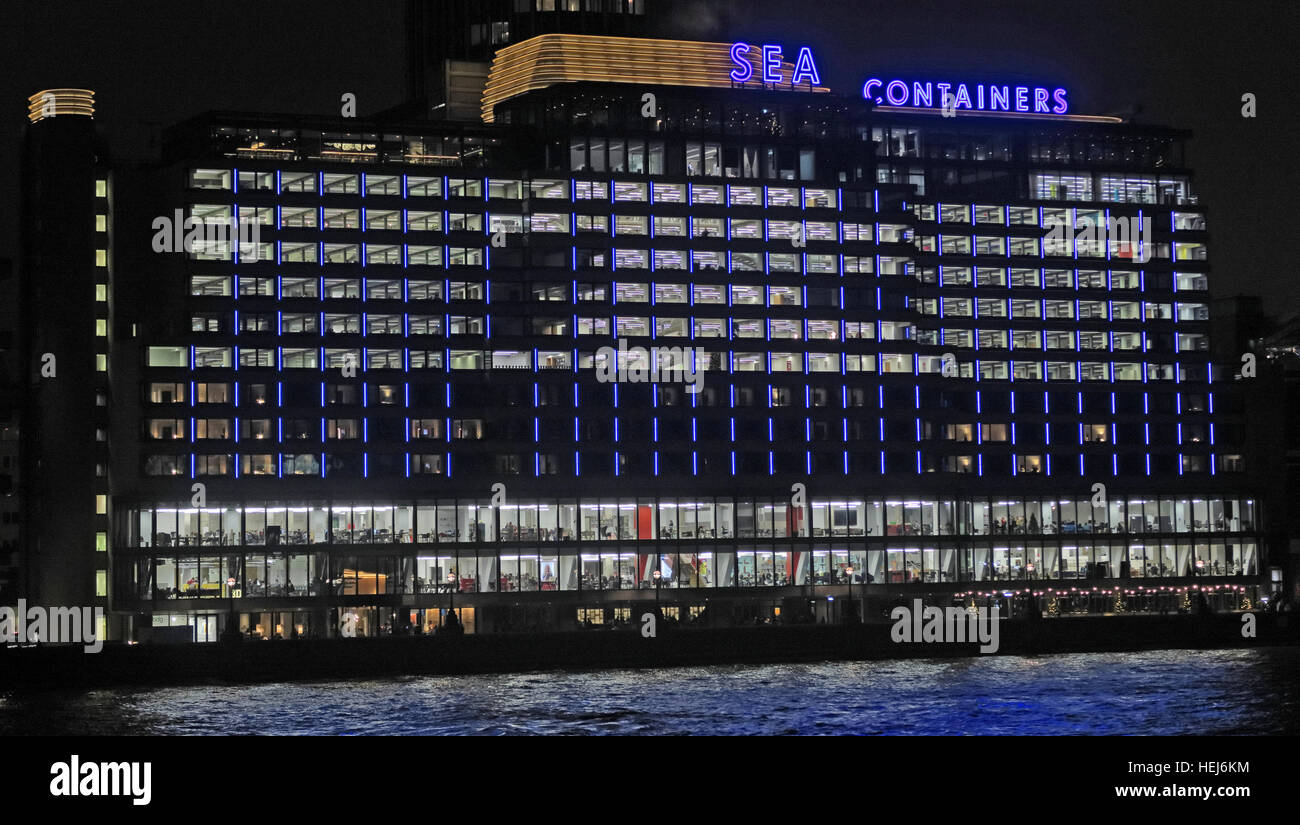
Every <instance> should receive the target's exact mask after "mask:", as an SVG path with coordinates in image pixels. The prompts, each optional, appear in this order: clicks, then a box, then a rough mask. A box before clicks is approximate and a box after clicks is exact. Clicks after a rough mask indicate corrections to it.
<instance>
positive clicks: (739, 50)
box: [731, 43, 822, 86]
mask: <svg viewBox="0 0 1300 825" xmlns="http://www.w3.org/2000/svg"><path fill="white" fill-rule="evenodd" d="M751 49H758V50H760V53H761V54H762V59H761V60H760V61H759V65H760V66H761V67H762V72H763V75H762V78H761V79H762V81H763V82H764V83H784V82H785V78H784V77H782V76H781V61H782V59H783V58H782V55H781V47H780V46H772V45H765V46H751V45H749V44H748V43H733V44H732V46H731V60H732V62H734V63H735V64H736V68H734V69H732V70H731V79H732V80H734V81H736V82H737V83H745V82H747V81H749V80H753V79H754V64H753V63H750V62H749V58H747V57H746V56H745V55H747V54H749V52H750V50H751ZM804 82H807V83H811V84H812V85H814V86H820V85H821V82H822V81H821V78H820V77H819V76H818V74H817V63H816V62H815V61H814V60H813V55H812V49H810V48H808V47H807V46H803V47H801V48H800V49H799V57H798V58H797V59H796V60H795V62H794V71H792V72H791V73H790V85H791V86H798V85H799V84H800V83H804Z"/></svg>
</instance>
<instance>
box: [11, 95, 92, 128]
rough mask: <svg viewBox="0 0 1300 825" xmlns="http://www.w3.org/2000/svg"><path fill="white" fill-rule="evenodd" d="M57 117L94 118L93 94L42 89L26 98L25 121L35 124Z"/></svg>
mask: <svg viewBox="0 0 1300 825" xmlns="http://www.w3.org/2000/svg"><path fill="white" fill-rule="evenodd" d="M58 115H80V116H82V117H94V116H95V93H94V92H93V91H91V90H90V89H43V90H41V91H39V92H37V93H36V94H34V95H32V96H31V97H29V98H27V119H28V120H30V121H31V122H32V123H37V122H39V121H42V120H44V119H45V118H47V117H57V116H58Z"/></svg>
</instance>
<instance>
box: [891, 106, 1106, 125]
mask: <svg viewBox="0 0 1300 825" xmlns="http://www.w3.org/2000/svg"><path fill="white" fill-rule="evenodd" d="M874 111H877V112H901V113H903V114H908V115H940V116H942V115H943V110H942V109H926V108H924V107H916V106H876V107H875V109H874ZM950 111H954V113H955V114H956V115H958V116H959V117H1007V118H1014V119H1017V120H1065V121H1072V122H1074V123H1123V122H1124V119H1123V118H1121V117H1110V116H1109V115H1049V114H1041V113H1040V114H1031V113H1029V112H985V111H980V110H974V109H972V110H964V109H956V110H950Z"/></svg>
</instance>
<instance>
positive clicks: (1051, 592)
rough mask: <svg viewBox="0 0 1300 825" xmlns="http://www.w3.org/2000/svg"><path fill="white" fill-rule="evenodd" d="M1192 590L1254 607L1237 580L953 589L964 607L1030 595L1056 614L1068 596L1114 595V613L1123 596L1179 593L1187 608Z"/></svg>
mask: <svg viewBox="0 0 1300 825" xmlns="http://www.w3.org/2000/svg"><path fill="white" fill-rule="evenodd" d="M1194 593H1201V594H1203V595H1205V596H1206V597H1207V598H1208V597H1212V596H1220V597H1221V596H1234V597H1237V598H1239V606H1238V608H1237V609H1239V610H1251V609H1253V608H1254V600H1253V599H1252V598H1251V597H1250V595H1249V593H1248V592H1247V588H1246V587H1245V586H1243V585H1237V584H1215V585H1206V586H1204V587H1202V586H1201V585H1191V586H1188V587H1178V586H1165V587H1142V586H1133V587H1069V588H1066V587H1048V588H1044V589H1041V590H1036V589H1032V588H1031V589H1021V590H1016V589H1001V590H990V591H987V592H984V591H979V590H967V591H963V592H960V593H954V594H953V598H954V599H962V600H965V601H967V605H966V606H967V608H968V609H969V608H972V607H973V606H974V600H975V599H977V598H990V599H991V598H1014V597H1017V596H1019V597H1024V596H1033V597H1034V598H1046V599H1047V600H1048V602H1047V612H1048V614H1049V615H1056V614H1057V612H1058V611H1059V610H1060V600H1061V599H1069V600H1071V602H1074V601H1075V600H1078V599H1088V600H1092V599H1094V598H1095V599H1102V598H1108V597H1113V601H1112V611H1113V612H1116V613H1120V612H1124V611H1125V610H1128V609H1129V607H1130V603H1129V601H1130V600H1129V599H1126V598H1125V597H1144V596H1145V597H1157V596H1178V595H1181V596H1182V602H1181V607H1183V608H1189V607H1191V604H1192V598H1193V594H1194Z"/></svg>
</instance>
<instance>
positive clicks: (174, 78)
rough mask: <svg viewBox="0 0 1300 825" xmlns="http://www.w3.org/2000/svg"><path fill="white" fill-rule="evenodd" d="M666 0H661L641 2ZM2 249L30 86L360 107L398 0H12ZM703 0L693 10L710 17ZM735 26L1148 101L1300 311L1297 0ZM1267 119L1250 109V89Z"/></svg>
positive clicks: (1253, 277)
mask: <svg viewBox="0 0 1300 825" xmlns="http://www.w3.org/2000/svg"><path fill="white" fill-rule="evenodd" d="M647 2H649V3H654V2H655V0H647ZM0 4H2V6H3V8H0V56H2V57H0V61H2V62H0V68H2V69H3V71H0V157H3V158H5V159H6V162H4V163H2V164H0V193H2V194H3V199H4V202H5V203H7V204H9V205H10V208H8V209H4V210H0V256H11V257H17V255H18V247H17V241H18V237H17V217H18V216H17V208H16V207H17V203H18V190H17V186H18V180H19V178H18V175H19V164H20V162H21V138H22V129H23V126H24V124H25V122H26V106H27V96H28V95H30V94H32V93H33V92H36V91H38V90H40V89H43V88H50V87H57V86H76V87H84V88H92V89H95V90H96V92H97V108H98V110H99V115H98V116H97V119H98V120H99V121H100V125H101V128H103V129H105V130H106V131H107V133H108V134H109V136H110V138H111V144H112V147H113V151H114V152H115V153H116V155H117V156H118V157H137V156H141V155H144V154H147V152H148V149H147V145H146V144H145V141H147V139H148V135H149V134H150V131H151V129H150V126H149V124H150V123H153V124H166V123H170V122H173V121H175V120H179V119H182V118H185V117H188V116H190V115H193V114H196V113H198V112H201V111H203V110H205V109H234V110H243V111H282V112H302V113H322V114H334V113H337V111H338V106H339V97H340V95H342V94H343V93H344V92H353V93H355V94H356V95H357V99H358V108H359V110H360V113H361V114H362V115H365V114H367V113H370V112H374V111H377V110H380V109H383V108H386V107H388V106H391V105H394V104H396V103H399V102H400V101H401V99H402V97H403V93H404V77H405V74H404V66H405V63H404V60H405V58H404V53H403V51H404V46H403V44H404V39H403V33H402V4H401V3H400V2H397V0H364V1H363V0H227V2H222V3H193V2H176V0H144V1H143V2H122V1H121V0H0ZM703 5H704V4H701V11H700V12H699V16H700V17H701V18H702V19H703V18H706V17H707V11H706V10H705V9H704V8H703ZM741 5H742V7H743V8H745V9H746V10H747V14H746V16H745V17H744V18H743V19H741V20H737V21H734V23H733V25H732V26H731V27H730V29H729V30H728V31H727V32H726V34H725V35H724V37H723V38H722V39H734V40H746V41H748V42H755V43H762V42H775V43H781V44H783V45H786V46H787V47H792V46H797V45H802V44H807V45H810V46H812V47H813V50H814V53H815V54H816V56H817V61H818V66H819V68H820V69H821V72H822V80H823V82H824V83H827V84H828V85H830V86H831V87H832V88H834V89H835V90H836V91H841V92H852V91H854V90H856V89H857V88H859V87H860V85H861V83H862V81H863V80H864V79H865V78H866V77H869V76H872V75H877V76H901V77H925V76H928V75H935V76H937V77H939V78H940V79H941V78H942V77H947V76H951V77H957V78H961V77H975V78H977V79H986V78H987V79H1002V78H1005V79H1014V78H1017V77H1020V78H1025V79H1026V80H1030V81H1032V80H1035V79H1040V80H1041V81H1044V82H1043V85H1046V84H1047V83H1054V84H1058V85H1062V86H1065V87H1066V88H1068V89H1070V105H1071V111H1074V112H1079V113H1105V112H1109V111H1114V110H1119V109H1124V108H1126V107H1131V106H1133V105H1140V106H1141V107H1142V108H1141V111H1140V114H1139V115H1138V117H1137V119H1138V120H1141V121H1145V122H1151V123H1161V124H1165V125H1170V126H1177V127H1182V128H1189V129H1191V130H1193V132H1194V133H1195V136H1194V139H1193V141H1192V143H1191V162H1192V166H1193V168H1194V170H1195V171H1196V177H1195V184H1196V188H1197V191H1199V193H1200V195H1201V196H1202V199H1203V202H1204V203H1206V204H1207V207H1208V212H1209V220H1210V231H1211V247H1210V250H1211V251H1210V254H1211V263H1212V264H1213V267H1214V271H1213V275H1212V277H1211V285H1212V287H1213V288H1214V291H1215V293H1216V294H1217V295H1231V294H1235V293H1238V292H1246V293H1255V294H1261V295H1264V296H1265V297H1266V298H1267V299H1268V301H1269V308H1270V309H1271V310H1273V311H1275V312H1278V313H1280V314H1289V313H1293V312H1297V311H1300V279H1297V278H1293V277H1292V272H1291V271H1290V269H1289V267H1288V263H1289V261H1288V257H1290V256H1288V255H1287V254H1286V251H1285V243H1286V239H1287V238H1289V237H1294V234H1295V232H1294V225H1293V224H1290V223H1289V222H1284V221H1285V219H1284V217H1283V212H1282V210H1281V209H1280V208H1279V207H1280V206H1281V205H1282V204H1283V203H1284V202H1286V200H1284V199H1287V196H1288V195H1291V196H1294V193H1296V192H1297V191H1300V173H1297V163H1296V158H1295V149H1294V148H1293V147H1294V146H1295V144H1296V139H1295V136H1296V135H1297V125H1298V124H1297V118H1296V112H1295V103H1296V96H1295V91H1294V88H1293V84H1294V83H1295V81H1296V78H1297V75H1300V72H1298V71H1297V64H1298V63H1300V61H1298V60H1297V58H1296V56H1295V46H1294V38H1295V36H1296V33H1297V32H1300V4H1297V3H1296V2H1294V0H1280V1H1279V2H1270V1H1269V0H1214V1H1213V2H1211V1H1210V0H1178V1H1174V0H1097V1H1096V2H1091V3H1087V4H1083V3H1058V2H1047V1H1046V0H1040V1H1039V2H1028V1H1027V0H1026V1H1022V2H1013V1H1012V0H988V1H987V2H979V3H975V2H959V1H958V0H889V2H875V1H874V0H872V1H871V2H862V1H861V0H857V1H855V2H848V1H847V0H840V1H839V2H831V1H830V0H800V1H799V2H788V0H787V2H777V0H750V1H749V2H743V3H742V4H741ZM1245 92H1252V93H1254V94H1255V95H1256V97H1257V99H1258V117H1256V118H1255V119H1246V118H1243V117H1242V116H1241V96H1242V94H1243V93H1245Z"/></svg>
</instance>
